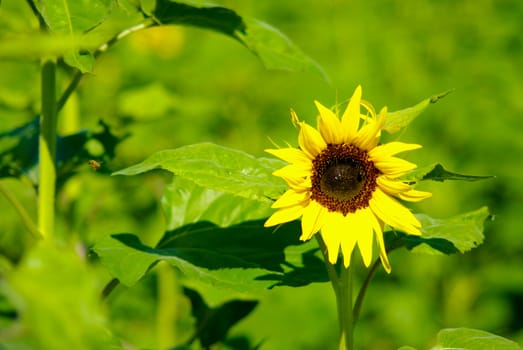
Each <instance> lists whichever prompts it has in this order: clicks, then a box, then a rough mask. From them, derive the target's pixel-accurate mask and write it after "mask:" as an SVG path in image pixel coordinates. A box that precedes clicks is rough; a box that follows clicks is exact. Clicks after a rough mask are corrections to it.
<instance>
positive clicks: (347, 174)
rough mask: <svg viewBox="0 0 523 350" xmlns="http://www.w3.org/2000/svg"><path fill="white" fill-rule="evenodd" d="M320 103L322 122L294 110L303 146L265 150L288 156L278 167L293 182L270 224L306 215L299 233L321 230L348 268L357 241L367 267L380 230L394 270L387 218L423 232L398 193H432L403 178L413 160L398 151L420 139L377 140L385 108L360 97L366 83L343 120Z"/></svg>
mask: <svg viewBox="0 0 523 350" xmlns="http://www.w3.org/2000/svg"><path fill="white" fill-rule="evenodd" d="M315 104H316V107H317V108H318V111H319V118H318V128H317V129H315V128H313V127H312V126H310V125H308V124H307V123H305V122H303V121H299V119H298V117H297V116H296V113H295V112H294V111H291V116H292V119H293V121H294V123H295V124H297V125H298V126H299V137H298V142H299V148H280V149H268V150H266V151H267V152H268V153H270V154H272V155H274V156H276V157H278V158H281V159H282V160H284V161H286V162H287V163H289V164H288V165H286V166H284V167H283V168H281V169H279V170H276V171H275V172H274V173H273V174H274V175H275V176H278V177H281V178H282V179H283V180H285V182H286V183H287V185H288V187H289V188H288V190H287V191H286V192H285V193H284V194H283V195H282V196H281V197H280V198H278V199H277V200H276V201H275V202H274V203H273V205H272V207H273V208H275V209H278V210H277V211H276V212H274V213H273V214H272V215H271V216H270V217H269V218H268V219H267V221H266V222H265V226H266V227H270V226H275V225H279V224H282V223H285V222H289V221H293V220H296V219H298V218H300V217H301V230H302V233H301V236H300V240H302V241H306V240H308V239H310V238H311V237H312V236H314V235H315V234H316V233H318V232H321V237H322V238H323V241H324V242H325V246H326V247H327V256H328V260H329V262H330V263H331V264H335V263H336V261H337V260H338V256H339V253H340V250H341V253H342V255H343V263H344V265H345V267H348V266H349V265H350V261H351V256H352V252H353V250H354V248H355V246H356V244H357V245H358V248H359V251H360V253H361V257H362V259H363V263H364V264H365V266H367V267H368V266H369V265H370V263H371V260H372V250H373V245H374V237H376V241H377V245H378V248H379V256H380V259H381V262H382V264H383V266H384V268H385V270H386V271H387V272H390V270H391V268H390V264H389V260H388V258H387V253H386V250H385V243H384V240H383V228H384V225H385V224H387V225H389V226H390V227H393V228H397V229H399V230H401V231H404V232H406V233H408V234H411V235H421V232H420V228H421V224H420V222H419V221H418V219H416V217H415V216H414V215H413V214H412V213H411V212H410V210H408V209H407V208H405V207H404V206H403V205H402V204H401V203H400V202H399V201H398V200H397V199H396V198H399V199H401V200H405V201H410V202H416V201H420V200H422V199H425V198H428V197H430V196H431V194H430V193H428V192H422V191H418V190H415V189H413V188H412V186H411V185H409V184H407V183H405V182H403V181H401V180H400V177H401V176H402V175H404V174H405V173H407V172H409V171H411V170H412V169H414V168H416V165H415V164H413V163H411V162H408V161H406V160H403V159H401V158H398V157H395V155H396V154H398V153H401V152H405V151H410V150H414V149H418V148H421V146H420V145H417V144H409V143H403V142H389V143H386V144H379V141H380V136H381V130H382V129H383V126H384V123H385V119H386V117H387V109H386V107H384V108H383V109H382V110H381V111H380V112H379V114H378V115H376V113H375V111H374V108H373V107H372V105H371V104H369V103H368V102H366V101H363V100H362V99H361V86H358V87H357V88H356V90H355V91H354V94H353V95H352V97H351V99H350V101H349V103H348V105H347V108H346V110H345V112H344V113H343V115H342V116H341V119H340V118H339V116H338V113H337V111H336V112H333V111H332V110H330V109H329V108H326V107H325V106H323V105H322V104H321V103H319V102H317V101H316V102H315ZM361 107H363V109H364V111H365V114H362V112H361ZM394 197H396V198H394Z"/></svg>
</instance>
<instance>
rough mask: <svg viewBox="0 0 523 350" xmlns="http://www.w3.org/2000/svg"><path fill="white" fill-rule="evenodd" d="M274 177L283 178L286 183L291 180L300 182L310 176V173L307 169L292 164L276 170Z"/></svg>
mask: <svg viewBox="0 0 523 350" xmlns="http://www.w3.org/2000/svg"><path fill="white" fill-rule="evenodd" d="M272 175H274V176H278V177H281V178H282V179H284V180H285V181H287V179H290V181H291V182H300V181H303V180H304V179H305V178H306V177H307V176H309V175H310V171H308V170H307V169H305V168H301V167H299V166H297V165H294V164H291V165H286V166H284V167H283V168H280V169H278V170H275V171H274V172H273V173H272Z"/></svg>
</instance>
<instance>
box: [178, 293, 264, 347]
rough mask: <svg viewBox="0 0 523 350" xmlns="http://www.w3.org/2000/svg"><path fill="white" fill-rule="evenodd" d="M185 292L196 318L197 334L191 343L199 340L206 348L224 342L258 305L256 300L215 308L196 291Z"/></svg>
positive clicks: (240, 301)
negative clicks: (232, 330)
mask: <svg viewBox="0 0 523 350" xmlns="http://www.w3.org/2000/svg"><path fill="white" fill-rule="evenodd" d="M183 292H184V294H185V295H186V296H187V297H188V298H189V300H190V301H191V307H192V315H193V316H194V317H195V318H196V325H197V326H196V334H194V335H193V336H192V337H191V340H190V341H193V340H194V339H198V340H199V341H200V344H201V345H202V346H203V347H204V348H208V347H209V346H211V345H213V344H215V343H217V342H219V341H224V340H225V337H226V335H227V332H228V331H229V329H230V328H231V327H232V326H234V325H235V324H236V323H237V322H238V321H240V320H241V319H243V318H244V317H246V316H247V315H248V314H250V313H251V312H252V310H254V308H255V307H256V305H258V302H257V301H255V300H251V301H249V300H231V301H229V302H227V303H224V304H222V305H220V306H218V307H214V308H213V307H209V306H208V305H207V304H206V303H205V301H204V300H203V299H202V297H201V296H200V295H199V294H198V293H197V292H196V291H194V290H192V289H190V288H184V289H183Z"/></svg>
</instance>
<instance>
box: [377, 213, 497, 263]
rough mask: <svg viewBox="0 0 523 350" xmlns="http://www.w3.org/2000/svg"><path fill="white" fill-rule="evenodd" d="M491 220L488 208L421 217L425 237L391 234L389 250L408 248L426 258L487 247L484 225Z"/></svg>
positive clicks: (420, 215) (387, 236) (388, 238)
mask: <svg viewBox="0 0 523 350" xmlns="http://www.w3.org/2000/svg"><path fill="white" fill-rule="evenodd" d="M489 217H490V214H489V212H488V209H487V208H486V207H483V208H480V209H478V210H475V211H472V212H468V213H465V214H461V215H458V216H454V217H451V218H449V219H434V218H431V217H429V216H428V215H424V214H419V215H417V218H418V219H419V221H420V222H421V225H422V227H421V232H422V235H421V236H414V235H406V234H404V233H401V232H398V233H395V232H394V233H393V232H389V233H388V234H387V235H386V241H387V242H386V245H387V249H388V250H391V249H394V248H397V247H401V246H404V247H406V248H407V249H409V250H411V251H413V252H417V253H426V254H442V253H443V254H453V253H465V252H467V251H469V250H471V249H473V248H476V247H477V246H478V245H480V244H481V243H483V239H484V236H483V224H484V222H485V220H487V219H488V218H489Z"/></svg>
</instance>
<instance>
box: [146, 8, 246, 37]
mask: <svg viewBox="0 0 523 350" xmlns="http://www.w3.org/2000/svg"><path fill="white" fill-rule="evenodd" d="M192 3H193V2H191V1H170V0H157V1H156V7H155V8H154V10H153V13H152V14H153V16H154V19H155V20H156V21H158V22H160V23H162V24H179V25H189V26H194V27H200V28H205V29H211V30H214V31H217V32H220V33H223V34H226V35H229V36H231V37H235V33H236V32H243V31H245V24H244V23H243V19H242V18H241V17H240V16H239V15H238V14H237V13H236V12H234V11H233V10H230V9H228V8H226V7H221V6H205V7H198V6H193V5H192Z"/></svg>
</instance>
